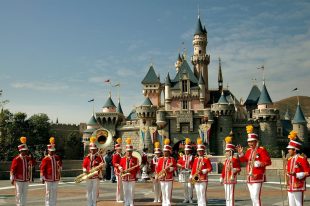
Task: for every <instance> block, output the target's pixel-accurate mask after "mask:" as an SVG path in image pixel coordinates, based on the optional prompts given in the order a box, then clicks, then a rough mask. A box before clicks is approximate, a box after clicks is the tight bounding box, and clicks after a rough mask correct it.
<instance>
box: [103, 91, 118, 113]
mask: <svg viewBox="0 0 310 206" xmlns="http://www.w3.org/2000/svg"><path fill="white" fill-rule="evenodd" d="M115 111H116V106H115V104H114V102H113V100H112V98H111V93H110V94H109V97H108V99H107V101H106V102H105V104H104V105H103V107H102V112H115Z"/></svg>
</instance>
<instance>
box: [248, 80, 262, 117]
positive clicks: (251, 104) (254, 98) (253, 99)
mask: <svg viewBox="0 0 310 206" xmlns="http://www.w3.org/2000/svg"><path fill="white" fill-rule="evenodd" d="M260 94H261V92H260V90H259V88H258V86H257V85H255V84H254V85H253V86H252V89H251V91H250V93H249V96H248V98H247V99H246V101H245V103H244V105H245V107H246V110H247V111H248V112H249V118H252V111H253V110H255V109H256V108H257V103H258V100H259V97H260Z"/></svg>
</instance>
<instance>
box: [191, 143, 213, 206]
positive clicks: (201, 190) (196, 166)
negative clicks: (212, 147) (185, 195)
mask: <svg viewBox="0 0 310 206" xmlns="http://www.w3.org/2000/svg"><path fill="white" fill-rule="evenodd" d="M205 150H206V147H205V146H204V145H203V144H202V139H201V138H198V139H197V152H198V157H196V158H195V160H194V163H193V167H192V173H191V176H190V181H191V182H193V183H194V184H195V190H196V194H197V204H198V206H206V204H207V194H206V191H207V183H208V173H209V172H211V171H212V165H211V162H210V159H209V158H207V157H205V156H204V155H205Z"/></svg>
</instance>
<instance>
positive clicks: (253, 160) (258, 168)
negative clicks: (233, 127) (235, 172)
mask: <svg viewBox="0 0 310 206" xmlns="http://www.w3.org/2000/svg"><path fill="white" fill-rule="evenodd" d="M246 130H247V133H248V139H247V141H248V145H249V148H248V150H247V151H246V153H245V154H244V153H243V147H241V146H240V145H238V146H237V149H238V153H239V157H240V161H241V162H247V166H246V169H247V184H248V188H249V191H250V195H251V200H252V204H253V206H260V205H261V189H262V185H263V182H265V181H266V175H265V172H266V167H267V166H269V165H271V160H270V156H269V154H268V152H267V150H266V149H265V148H264V147H260V146H259V144H258V135H257V134H255V133H253V126H252V125H248V126H247V127H246Z"/></svg>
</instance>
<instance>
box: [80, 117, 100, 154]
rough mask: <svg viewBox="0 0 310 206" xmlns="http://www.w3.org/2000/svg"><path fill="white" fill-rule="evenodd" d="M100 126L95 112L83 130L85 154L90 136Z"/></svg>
mask: <svg viewBox="0 0 310 206" xmlns="http://www.w3.org/2000/svg"><path fill="white" fill-rule="evenodd" d="M98 128H99V124H98V122H97V120H96V118H95V115H94V114H93V115H92V116H91V118H90V119H89V121H88V122H87V127H86V130H84V131H83V140H82V142H83V143H84V155H85V154H87V152H88V149H87V147H86V146H87V145H88V144H89V138H90V137H91V135H92V134H93V132H94V131H96V130H97V129H98Z"/></svg>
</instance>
